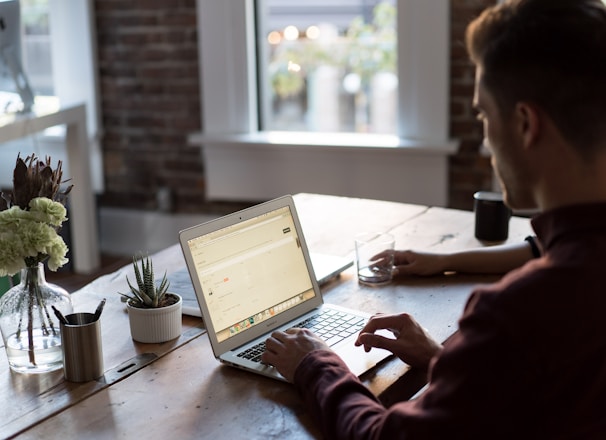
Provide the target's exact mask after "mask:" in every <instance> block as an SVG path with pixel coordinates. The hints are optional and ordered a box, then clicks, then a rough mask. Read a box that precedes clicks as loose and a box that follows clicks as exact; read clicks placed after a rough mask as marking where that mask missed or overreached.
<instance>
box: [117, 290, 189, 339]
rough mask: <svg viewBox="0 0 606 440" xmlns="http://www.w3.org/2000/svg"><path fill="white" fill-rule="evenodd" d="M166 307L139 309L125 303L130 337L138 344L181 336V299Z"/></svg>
mask: <svg viewBox="0 0 606 440" xmlns="http://www.w3.org/2000/svg"><path fill="white" fill-rule="evenodd" d="M172 295H175V296H178V297H179V301H178V302H177V303H175V304H172V305H170V306H168V307H161V308H158V309H141V308H138V307H132V306H131V305H129V304H128V303H127V305H126V309H127V310H128V321H129V323H130V334H131V337H132V338H133V339H134V340H135V341H138V342H145V343H160V342H166V341H170V340H171V339H175V338H178V337H179V336H181V319H182V317H181V308H182V305H183V299H182V298H181V297H180V296H179V295H177V294H176V293H173V294H172Z"/></svg>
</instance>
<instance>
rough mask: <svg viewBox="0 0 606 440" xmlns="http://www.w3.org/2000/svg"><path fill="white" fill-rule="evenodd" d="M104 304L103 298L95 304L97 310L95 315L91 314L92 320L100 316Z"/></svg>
mask: <svg viewBox="0 0 606 440" xmlns="http://www.w3.org/2000/svg"><path fill="white" fill-rule="evenodd" d="M104 306H105V298H103V299H102V300H101V302H100V303H99V305H98V306H97V310H95V316H93V321H96V320H97V319H99V317H100V316H101V312H102V311H103V307H104Z"/></svg>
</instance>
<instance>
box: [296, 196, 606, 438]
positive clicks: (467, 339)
mask: <svg viewBox="0 0 606 440" xmlns="http://www.w3.org/2000/svg"><path fill="white" fill-rule="evenodd" d="M532 226H533V228H534V230H535V232H536V233H537V236H538V239H539V241H540V242H541V244H542V246H543V252H544V255H543V256H542V257H541V258H538V259H535V260H532V261H530V262H529V263H528V264H526V265H525V266H524V267H522V268H520V269H518V270H514V271H512V272H510V273H509V274H507V275H506V276H504V277H503V279H502V280H501V281H499V282H497V283H495V284H493V285H489V286H480V287H478V288H476V289H475V290H474V291H473V292H472V294H471V296H470V298H469V300H468V303H467V305H466V308H465V311H464V313H463V316H462V317H461V319H460V321H459V331H458V332H457V333H456V335H455V336H454V337H453V338H451V340H450V341H449V342H448V343H447V344H446V345H445V347H444V350H443V351H442V352H441V354H440V355H439V356H437V357H436V358H434V359H433V360H432V363H431V368H430V373H429V386H428V388H427V390H426V391H425V392H424V393H423V394H422V395H421V396H420V397H419V398H417V399H415V400H413V401H407V402H401V403H397V404H395V405H393V406H392V407H390V408H385V407H383V406H382V405H381V404H380V403H379V402H378V400H377V399H376V398H375V397H374V396H373V395H372V393H370V392H369V391H368V389H366V387H364V385H362V384H361V383H360V382H359V381H358V379H357V378H356V377H355V376H354V375H353V374H351V373H350V372H349V371H348V369H347V367H346V366H345V365H344V364H343V363H342V362H341V360H340V359H339V358H338V357H337V356H336V355H335V354H333V353H332V352H330V351H324V350H319V351H315V352H312V353H310V354H308V355H307V356H306V357H305V358H304V359H303V361H302V362H301V364H300V366H299V367H298V368H297V371H296V374H295V385H296V386H297V388H298V390H299V392H300V393H301V395H302V396H303V398H304V399H305V401H306V403H307V405H308V408H309V409H310V411H311V412H312V414H313V416H314V417H315V418H316V419H317V420H318V422H319V423H320V426H321V427H322V430H323V432H324V434H325V436H326V438H330V439H338V438H364V439H369V438H381V439H390V440H391V439H396V438H402V439H446V438H464V439H482V440H485V439H500V438H503V439H514V438H515V439H520V438H532V439H552V438H583V439H598V438H599V439H606V203H604V204H591V205H589V204H588V205H578V206H570V207H566V208H559V209H556V210H552V211H550V212H547V213H543V214H541V215H539V216H537V217H536V218H534V219H533V220H532Z"/></svg>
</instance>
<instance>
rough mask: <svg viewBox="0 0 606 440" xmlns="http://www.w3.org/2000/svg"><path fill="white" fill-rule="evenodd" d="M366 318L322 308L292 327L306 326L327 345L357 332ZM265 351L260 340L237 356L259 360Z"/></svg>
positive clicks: (331, 344) (330, 345) (263, 342)
mask: <svg viewBox="0 0 606 440" xmlns="http://www.w3.org/2000/svg"><path fill="white" fill-rule="evenodd" d="M365 323H366V319H365V318H363V317H361V316H357V315H352V314H350V313H347V312H342V311H339V310H333V309H322V310H320V311H319V312H318V313H317V314H315V315H313V316H310V317H309V318H307V319H304V320H303V321H301V322H299V323H297V324H295V325H293V328H294V327H296V328H307V329H309V330H311V331H313V332H314V333H315V334H316V335H318V336H319V337H320V338H322V339H323V340H324V341H325V342H326V344H327V345H328V346H329V347H332V346H333V345H335V344H337V343H339V342H341V341H342V340H343V339H345V338H347V337H348V336H351V335H352V334H354V333H358V332H359V331H360V330H362V327H364V324H365ZM264 351H265V341H262V342H260V343H258V344H256V345H254V346H252V347H250V348H248V349H246V350H244V351H243V352H242V353H239V354H238V357H241V358H244V359H248V360H251V361H253V362H261V355H262V354H263V352H264Z"/></svg>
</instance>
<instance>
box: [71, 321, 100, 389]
mask: <svg viewBox="0 0 606 440" xmlns="http://www.w3.org/2000/svg"><path fill="white" fill-rule="evenodd" d="M65 319H66V320H67V322H68V324H65V323H61V345H62V347H63V373H64V375H65V379H66V380H68V381H70V382H87V381H89V380H94V379H97V378H98V377H101V376H102V375H103V350H102V347H101V320H100V319H95V315H94V314H93V313H72V314H71V315H66V316H65Z"/></svg>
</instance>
